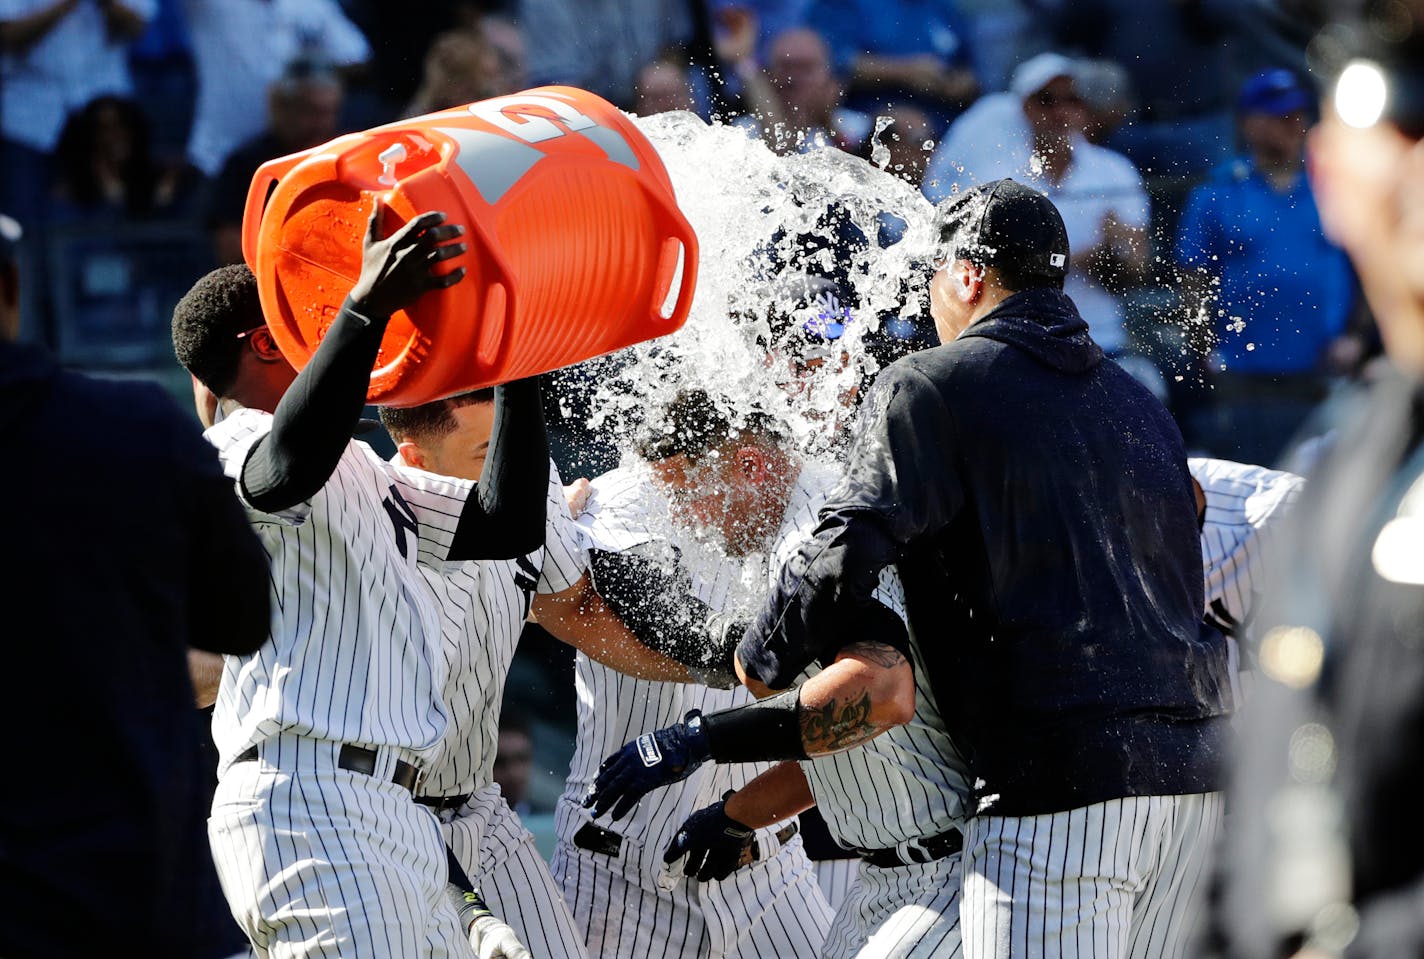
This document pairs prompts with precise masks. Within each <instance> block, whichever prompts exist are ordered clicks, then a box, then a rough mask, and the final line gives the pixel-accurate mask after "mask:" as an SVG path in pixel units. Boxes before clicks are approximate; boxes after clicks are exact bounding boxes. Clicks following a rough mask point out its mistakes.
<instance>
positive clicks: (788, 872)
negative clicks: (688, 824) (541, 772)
mask: <svg viewBox="0 0 1424 959" xmlns="http://www.w3.org/2000/svg"><path fill="white" fill-rule="evenodd" d="M800 845H801V844H800V840H799V839H797V840H793V842H792V844H790V845H788V846H787V847H786V848H785V849H783V850H782V851H781V852H780V853H778V854H777V855H774V856H772V857H771V858H769V859H767V860H763V861H762V862H759V863H756V864H754V865H752V866H748V867H746V868H743V869H738V870H737V871H736V872H734V873H732V875H731V876H729V877H728V878H727V879H725V880H723V881H722V882H711V883H694V882H691V881H689V880H685V879H682V878H681V877H680V876H679V877H677V878H676V879H675V880H674V879H673V877H671V876H665V877H663V881H661V882H657V881H655V880H654V879H653V877H651V876H648V875H646V874H640V873H639V871H638V870H637V868H636V867H628V866H625V864H623V863H622V862H620V861H618V860H611V859H609V857H607V856H604V855H600V854H597V853H592V852H589V851H588V850H586V849H580V848H578V847H577V846H573V845H571V844H569V843H565V842H560V843H559V845H558V846H557V847H556V848H555V850H554V861H553V873H554V878H555V879H556V880H557V881H558V882H559V885H560V886H561V888H562V889H563V891H564V897H565V899H567V900H568V903H569V908H570V909H571V910H572V911H573V914H574V921H575V922H577V923H578V925H579V928H580V929H581V930H582V931H583V932H584V935H585V942H586V944H587V946H588V953H589V955H590V956H596V957H603V956H607V957H614V956H618V957H622V956H634V955H636V956H638V957H640V959H762V957H767V956H772V957H776V959H801V957H808V959H809V957H813V956H817V955H819V954H820V951H821V947H822V945H823V943H824V942H825V937H826V929H827V927H828V926H829V925H830V921H831V912H830V909H829V908H828V907H827V906H826V903H825V899H824V898H823V897H822V896H821V890H820V888H819V887H817V886H816V879H815V875H814V874H813V873H812V871H811V868H810V861H809V860H808V859H806V858H805V856H804V855H801V854H800ZM793 850H794V854H793Z"/></svg>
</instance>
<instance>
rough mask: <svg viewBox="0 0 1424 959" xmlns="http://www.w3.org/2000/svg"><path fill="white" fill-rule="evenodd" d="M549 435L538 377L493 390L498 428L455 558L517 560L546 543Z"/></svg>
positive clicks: (458, 533) (468, 504) (459, 531)
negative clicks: (546, 428)
mask: <svg viewBox="0 0 1424 959" xmlns="http://www.w3.org/2000/svg"><path fill="white" fill-rule="evenodd" d="M548 489H549V439H548V436H547V434H546V433H545V431H544V409H543V400H542V399H541V398H540V396H539V381H538V379H536V378H534V377H530V378H528V379H524V380H515V381H514V382H513V383H507V384H505V385H503V386H497V387H495V391H494V431H493V433H492V434H491V438H490V449H489V456H488V457H487V458H486V459H485V465H484V469H483V470H482V471H481V472H480V482H479V485H478V486H477V487H476V488H475V489H474V491H472V492H471V494H470V497H469V499H467V500H466V501H465V508H464V510H463V511H462V512H461V513H460V523H459V525H458V526H457V527H456V529H455V537H454V540H453V541H452V542H451V544H450V555H449V558H450V559H451V560H452V561H459V560H468V559H514V558H515V557H518V556H523V555H524V554H525V553H532V552H533V551H534V550H536V549H538V548H539V547H540V546H543V545H544V526H545V523H546V521H547V517H546V516H545V505H544V504H545V498H546V494H547V492H548Z"/></svg>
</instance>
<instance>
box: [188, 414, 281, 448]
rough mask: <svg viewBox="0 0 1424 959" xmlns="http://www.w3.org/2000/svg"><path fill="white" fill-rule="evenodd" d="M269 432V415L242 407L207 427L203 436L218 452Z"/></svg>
mask: <svg viewBox="0 0 1424 959" xmlns="http://www.w3.org/2000/svg"><path fill="white" fill-rule="evenodd" d="M270 432H272V414H271V413H267V412H264V411H262V410H254V409H249V408H246V407H244V408H242V409H238V410H233V411H232V412H231V413H229V414H228V415H227V416H224V417H223V418H222V419H221V420H219V421H218V422H216V423H214V424H213V425H212V426H210V427H208V429H207V431H206V432H204V433H203V436H205V437H206V438H207V440H208V442H209V443H212V444H213V445H214V446H216V447H217V448H218V449H219V450H220V451H226V450H228V449H230V448H231V447H234V446H237V445H239V444H241V443H244V442H248V441H251V440H254V439H255V438H256V437H259V436H265V435H266V434H267V433H270Z"/></svg>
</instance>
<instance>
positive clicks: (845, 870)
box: [811, 859, 860, 911]
mask: <svg viewBox="0 0 1424 959" xmlns="http://www.w3.org/2000/svg"><path fill="white" fill-rule="evenodd" d="M811 864H812V865H813V866H814V867H815V869H816V885H818V886H820V887H821V895H823V896H825V897H826V905H828V906H830V907H831V909H832V910H836V911H838V910H839V909H840V908H841V903H842V902H844V901H845V895H846V893H847V892H849V891H850V887H851V886H853V885H854V884H855V874H856V873H857V872H858V871H859V870H860V860H859V859H813V860H812V861H811Z"/></svg>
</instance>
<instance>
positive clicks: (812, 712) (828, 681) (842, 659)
mask: <svg viewBox="0 0 1424 959" xmlns="http://www.w3.org/2000/svg"><path fill="white" fill-rule="evenodd" d="M914 714H915V675H914V670H913V668H912V667H911V665H910V662H909V660H908V659H906V658H905V654H904V653H902V652H900V651H899V650H898V649H895V648H894V647H893V646H888V645H886V644H884V643H879V642H874V641H866V642H861V643H856V644H855V645H853V646H849V647H847V648H846V649H844V650H842V651H841V653H840V654H839V655H838V656H837V657H836V661H835V662H834V663H832V664H831V665H830V666H829V667H828V668H826V669H823V670H822V671H821V672H819V673H817V674H816V675H815V676H812V677H811V678H810V679H808V680H807V681H806V683H805V685H803V686H802V687H801V713H800V726H801V747H802V749H804V750H805V753H806V755H807V756H826V755H829V754H831V753H837V752H841V751H842V750H846V749H850V748H851V747H853V746H859V745H861V744H862V743H865V742H869V741H870V740H872V739H874V738H875V737H876V736H879V735H880V734H881V733H883V732H885V731H886V730H888V729H892V728H894V727H895V726H903V725H904V724H905V723H907V722H909V721H910V717H911V716H913V715H914Z"/></svg>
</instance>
